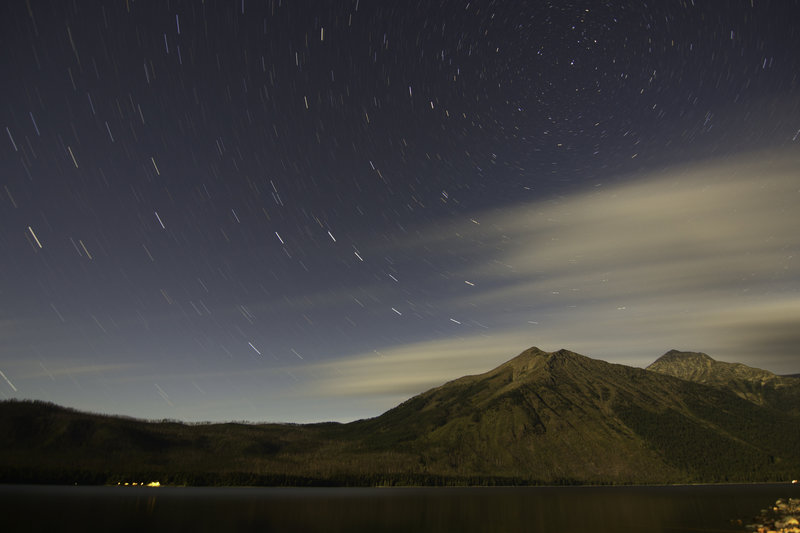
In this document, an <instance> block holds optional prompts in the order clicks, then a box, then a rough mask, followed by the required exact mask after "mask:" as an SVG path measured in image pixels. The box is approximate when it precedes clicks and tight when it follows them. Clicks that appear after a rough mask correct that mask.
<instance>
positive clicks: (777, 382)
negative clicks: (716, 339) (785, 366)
mask: <svg viewBox="0 0 800 533" xmlns="http://www.w3.org/2000/svg"><path fill="white" fill-rule="evenodd" d="M647 370H649V371H652V372H658V373H660V374H667V375H670V376H674V377H677V378H681V379H685V380H688V381H694V382H696V383H703V384H705V385H711V386H714V387H718V388H720V387H721V388H726V389H729V390H731V391H733V392H734V393H736V394H737V395H738V396H740V397H741V398H744V399H746V400H749V401H751V402H754V403H756V404H759V405H763V404H764V403H766V402H767V400H768V398H767V397H768V396H769V397H771V396H775V395H776V394H778V395H783V394H784V392H782V391H781V389H783V388H785V387H787V386H789V388H790V389H791V390H794V388H795V387H794V386H795V385H797V384H798V382H797V381H794V378H791V377H781V376H776V375H775V374H773V373H772V372H769V371H767V370H762V369H760V368H753V367H750V366H747V365H744V364H742V363H726V362H723V361H716V360H714V359H712V358H711V357H709V356H708V355H706V354H704V353H699V352H681V351H678V350H670V351H669V352H667V353H665V354H664V355H662V356H661V357H659V358H658V359H656V361H655V362H654V363H653V364H651V365H650V366H648V367H647ZM776 391H777V392H776ZM792 394H794V393H792ZM794 401H795V400H791V401H790V402H789V403H792V404H794Z"/></svg>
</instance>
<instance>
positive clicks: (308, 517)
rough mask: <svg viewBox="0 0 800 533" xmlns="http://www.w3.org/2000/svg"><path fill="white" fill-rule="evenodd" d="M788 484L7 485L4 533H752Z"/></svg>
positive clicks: (790, 489)
mask: <svg viewBox="0 0 800 533" xmlns="http://www.w3.org/2000/svg"><path fill="white" fill-rule="evenodd" d="M789 497H794V498H796V497H800V486H798V485H790V484H757V485H699V486H668V487H653V486H644V487H514V488H511V487H496V488H387V489H379V488H372V489H370V488H243V487H238V488H237V487H228V488H182V487H160V488H147V487H124V486H123V487H116V486H114V487H83V486H73V487H64V486H30V485H16V486H14V485H0V516H2V521H3V526H2V529H3V531H48V532H50V531H65V530H66V531H78V530H81V531H91V530H95V531H102V530H115V531H120V530H122V531H134V530H137V531H142V530H153V529H156V530H159V531H191V532H193V533H196V532H201V531H244V530H248V531H260V532H283V531H299V532H303V531H333V532H336V531H347V532H359V531H363V532H370V533H372V532H375V531H390V532H391V531H398V532H399V531H415V532H434V531H437V532H441V531H460V532H461V531H464V532H470V531H475V532H479V531H480V532H484V531H532V532H538V531H541V532H559V533H569V532H578V531H592V532H594V533H612V532H613V533H620V532H639V531H641V532H648V533H651V532H665V533H666V532H670V533H675V532H697V531H715V532H720V531H746V530H747V529H746V527H745V526H746V524H748V523H749V522H751V521H752V519H753V518H754V517H755V516H756V515H757V514H758V513H759V511H760V510H761V509H762V508H764V507H765V506H769V505H770V504H771V503H772V502H774V501H776V500H777V499H778V498H789Z"/></svg>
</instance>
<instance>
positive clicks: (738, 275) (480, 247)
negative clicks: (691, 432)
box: [318, 154, 800, 396]
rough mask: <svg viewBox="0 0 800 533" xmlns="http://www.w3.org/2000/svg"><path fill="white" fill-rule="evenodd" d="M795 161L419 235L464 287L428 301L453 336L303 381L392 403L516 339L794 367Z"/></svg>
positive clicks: (475, 367) (614, 354) (633, 184)
mask: <svg viewBox="0 0 800 533" xmlns="http://www.w3.org/2000/svg"><path fill="white" fill-rule="evenodd" d="M798 168H800V165H798V160H797V159H796V158H791V157H787V156H784V155H775V154H759V155H757V156H749V157H748V158H746V159H745V158H742V159H739V160H733V161H732V160H728V161H722V162H711V163H706V164H698V165H695V166H690V167H684V168H674V169H670V170H667V171H664V172H661V173H657V174H652V175H647V176H631V177H630V179H629V180H627V181H626V182H625V183H623V184H621V185H614V186H598V187H595V188H594V189H592V190H589V191H587V192H584V193H582V194H578V195H576V196H573V197H570V198H566V199H563V200H560V201H551V202H536V203H532V204H527V205H519V206H516V207H514V208H509V209H503V210H498V211H494V212H487V213H483V214H482V215H480V216H475V217H474V218H473V219H471V220H465V221H464V222H463V223H460V224H455V225H452V226H450V227H447V228H441V227H438V228H430V229H429V230H428V231H425V232H423V233H422V234H420V235H418V236H417V237H416V238H415V239H413V240H410V241H409V242H407V243H406V247H407V248H408V250H409V251H413V252H414V253H419V254H427V256H428V257H430V258H431V261H437V260H438V261H439V262H441V263H445V264H451V265H452V264H459V265H460V268H459V269H458V270H454V271H451V272H450V274H449V276H450V277H451V278H452V279H454V280H455V281H459V280H463V282H464V283H467V282H468V289H469V290H467V291H461V292H459V293H454V294H452V295H451V297H449V299H446V300H445V301H440V302H437V305H439V306H440V307H441V308H447V309H451V310H452V312H453V315H454V316H457V317H459V323H460V324H461V325H462V326H463V334H462V335H460V336H458V337H455V338H452V339H451V338H445V339H438V340H432V341H430V342H416V343H413V344H408V345H405V346H403V345H399V346H393V347H390V348H388V349H386V350H382V356H379V355H376V354H374V353H373V354H361V355H356V356H353V357H352V358H348V359H344V360H340V361H338V362H336V363H331V364H329V365H325V370H326V371H325V372H321V373H320V378H322V376H325V377H324V380H323V382H322V383H321V385H320V386H321V387H322V388H321V389H318V390H320V391H324V392H325V393H330V392H333V393H337V394H350V395H367V396H374V395H386V394H392V395H399V396H408V395H410V394H413V393H416V392H420V391H421V390H424V389H426V388H428V387H430V386H433V385H436V384H438V383H441V382H442V381H444V380H447V379H451V378H455V377H458V376H459V375H461V374H463V373H465V372H479V371H485V370H487V369H489V368H491V367H492V366H493V365H494V364H496V363H498V362H500V361H502V360H504V359H507V358H509V357H511V356H513V355H516V353H518V352H519V351H521V350H522V349H524V348H526V347H528V346H531V345H539V346H540V347H542V348H545V349H558V348H561V347H566V348H569V349H572V350H575V351H579V352H582V353H584V354H586V355H589V356H593V357H598V358H602V359H606V360H609V361H613V362H620V363H626V364H634V365H639V366H646V365H647V364H649V363H650V362H652V361H653V360H654V359H655V358H656V357H658V356H659V355H660V354H662V353H664V352H665V351H667V350H669V349H671V348H678V349H687V350H700V351H705V352H707V353H709V354H711V355H712V356H713V357H715V358H718V359H722V360H728V361H740V362H744V363H746V364H751V365H753V366H761V367H764V368H767V369H769V370H772V371H775V372H779V373H788V372H797V371H798V370H799V369H798V366H797V362H796V361H797V358H796V356H797V348H796V347H797V345H798V342H797V341H800V334H799V333H797V332H798V331H800V293H798V285H799V282H800V269H799V268H798V260H797V254H798V251H800V231H798V228H800V209H798V207H800V174H799V173H798V172H797V169H798ZM475 324H480V325H481V326H482V327H481V328H479V327H476V326H475ZM512 347H513V348H512ZM334 369H335V373H334V372H333V370H334ZM327 371H331V372H330V373H329V372H327ZM331 376H333V377H331Z"/></svg>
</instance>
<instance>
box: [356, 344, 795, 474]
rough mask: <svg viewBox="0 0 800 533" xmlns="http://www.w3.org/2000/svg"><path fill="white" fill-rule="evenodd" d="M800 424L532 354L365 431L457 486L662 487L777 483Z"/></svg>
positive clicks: (643, 376) (439, 391)
mask: <svg viewBox="0 0 800 533" xmlns="http://www.w3.org/2000/svg"><path fill="white" fill-rule="evenodd" d="M796 422H797V421H796V420H793V419H792V418H791V417H789V416H787V415H786V414H784V413H780V412H778V411H774V410H769V409H767V408H765V407H761V406H755V405H753V404H752V403H750V402H747V401H744V400H743V399H741V398H739V397H738V396H736V395H735V394H734V393H732V392H730V391H722V390H719V389H714V388H710V387H708V386H705V385H700V384H696V383H692V382H688V381H685V380H682V379H678V378H675V377H672V376H665V375H660V374H657V373H654V372H648V371H645V370H641V369H636V368H631V367H627V366H623V365H615V364H609V363H606V362H603V361H598V360H594V359H590V358H588V357H584V356H581V355H578V354H575V353H572V352H569V351H567V350H560V351H558V352H553V353H547V352H543V351H541V350H539V349H537V348H531V349H529V350H526V351H525V352H523V353H522V354H520V355H519V356H518V357H516V358H514V359H512V360H511V361H509V362H507V363H505V364H503V365H501V366H500V367H498V368H496V369H494V370H492V371H490V372H488V373H486V374H482V375H478V376H468V377H464V378H461V379H458V380H455V381H452V382H450V383H447V384H445V385H443V386H442V387H439V388H436V389H432V390H431V391H428V392H426V393H424V394H421V395H419V396H416V397H414V398H412V399H411V400H409V401H407V402H405V403H403V404H401V405H400V406H398V407H397V408H395V409H392V410H390V411H389V412H387V413H385V414H384V415H382V416H380V417H378V418H376V419H373V420H370V421H367V422H366V423H365V425H366V426H367V427H369V428H370V429H371V430H373V431H374V435H376V436H380V438H381V440H382V441H383V442H384V443H386V444H387V445H393V446H396V445H397V443H398V442H405V449H408V450H414V451H416V452H418V453H419V454H420V455H421V457H422V460H423V461H424V462H425V464H426V465H428V466H429V468H431V469H435V470H438V471H443V472H447V473H449V474H467V473H475V472H477V473H479V474H485V473H490V472H493V473H501V474H502V475H517V476H520V475H521V476H523V477H530V478H533V479H545V480H551V481H552V480H559V479H566V480H581V481H589V482H595V481H598V482H599V481H604V482H629V481H636V482H657V481H662V482H663V481H688V480H706V481H723V480H726V479H741V480H744V479H747V478H749V477H750V476H752V475H755V473H756V472H761V473H762V474H764V475H767V473H768V472H769V473H770V474H769V475H779V473H780V470H781V468H780V467H779V466H776V465H777V463H778V462H781V461H784V460H786V459H789V460H790V462H792V464H798V452H797V451H796V450H798V448H793V447H792V446H794V445H796V446H800V434H798V433H797V432H793V431H791V429H789V430H788V431H787V428H793V427H795V425H796ZM778 434H780V435H781V442H774V441H772V440H771V439H766V442H764V441H765V439H764V436H765V435H775V436H777V435H778ZM789 443H792V444H789Z"/></svg>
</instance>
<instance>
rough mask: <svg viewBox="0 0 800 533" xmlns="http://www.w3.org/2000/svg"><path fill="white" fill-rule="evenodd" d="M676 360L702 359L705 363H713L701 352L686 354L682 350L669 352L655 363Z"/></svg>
mask: <svg viewBox="0 0 800 533" xmlns="http://www.w3.org/2000/svg"><path fill="white" fill-rule="evenodd" d="M676 359H702V360H706V361H713V359H712V358H711V357H710V356H709V355H708V354H705V353H703V352H686V351H683V350H670V351H668V352H667V353H665V354H664V355H662V356H661V357H659V358H658V359H657V361H661V360H664V361H674V360H676Z"/></svg>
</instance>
